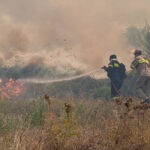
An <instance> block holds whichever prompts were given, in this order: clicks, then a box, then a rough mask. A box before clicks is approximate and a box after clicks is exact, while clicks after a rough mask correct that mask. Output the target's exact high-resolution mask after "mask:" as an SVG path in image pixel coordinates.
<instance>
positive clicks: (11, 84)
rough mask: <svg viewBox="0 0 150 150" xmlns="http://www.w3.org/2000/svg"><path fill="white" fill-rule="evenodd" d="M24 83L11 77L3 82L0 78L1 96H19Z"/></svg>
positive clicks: (22, 90)
mask: <svg viewBox="0 0 150 150" xmlns="http://www.w3.org/2000/svg"><path fill="white" fill-rule="evenodd" d="M24 90H25V88H24V84H23V83H21V82H17V81H15V80H13V79H12V78H10V79H8V81H7V82H3V80H2V79H1V78H0V94H1V97H3V98H10V97H13V96H19V95H21V94H22V93H23V92H24Z"/></svg>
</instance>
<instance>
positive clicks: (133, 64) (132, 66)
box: [130, 59, 138, 69]
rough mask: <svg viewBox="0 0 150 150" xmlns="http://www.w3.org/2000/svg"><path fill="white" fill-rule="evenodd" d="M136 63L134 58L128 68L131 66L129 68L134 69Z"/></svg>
mask: <svg viewBox="0 0 150 150" xmlns="http://www.w3.org/2000/svg"><path fill="white" fill-rule="evenodd" d="M137 65H138V60H136V59H135V60H134V61H133V62H132V63H131V65H130V68H131V69H136V67H137Z"/></svg>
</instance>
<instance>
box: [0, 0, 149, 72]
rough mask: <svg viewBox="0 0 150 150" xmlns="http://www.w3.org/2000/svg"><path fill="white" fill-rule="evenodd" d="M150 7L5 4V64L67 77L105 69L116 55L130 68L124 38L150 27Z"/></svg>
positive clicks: (109, 0)
mask: <svg viewBox="0 0 150 150" xmlns="http://www.w3.org/2000/svg"><path fill="white" fill-rule="evenodd" d="M149 4H150V1H149V0H144V1H141V0H126V1H124V0H117V1H114V0H93V1H91V0H76V1H75V0H44V1H40V0H31V1H30V2H29V1H25V0H22V1H20V0H13V1H11V0H5V1H1V2H0V52H1V54H0V57H1V61H0V62H1V64H2V65H5V66H9V67H12V66H19V67H20V68H27V67H28V66H30V64H31V66H35V65H37V66H38V67H41V66H42V67H45V66H46V68H47V67H54V68H55V67H56V68H57V70H59V72H65V74H67V73H68V74H69V73H70V72H71V74H73V73H74V70H80V71H85V70H90V68H95V67H97V66H102V65H104V64H105V63H107V62H108V56H109V55H110V54H111V53H116V54H118V57H119V59H120V60H121V61H123V62H124V63H125V64H129V63H130V61H131V60H130V57H129V49H130V47H129V46H128V45H126V43H125V42H124V37H123V33H124V32H125V30H126V28H127V27H129V26H132V25H138V26H142V25H143V24H144V23H145V21H149V18H150V10H149ZM33 59H34V60H33ZM33 64H34V65H33ZM32 70H33V69H32ZM75 72H76V71H75Z"/></svg>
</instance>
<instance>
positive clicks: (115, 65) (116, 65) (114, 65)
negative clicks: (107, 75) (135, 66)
mask: <svg viewBox="0 0 150 150" xmlns="http://www.w3.org/2000/svg"><path fill="white" fill-rule="evenodd" d="M119 66H120V65H119V64H117V63H114V64H113V65H111V64H109V65H108V67H111V68H113V67H115V68H118V67H119Z"/></svg>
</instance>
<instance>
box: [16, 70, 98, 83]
mask: <svg viewBox="0 0 150 150" xmlns="http://www.w3.org/2000/svg"><path fill="white" fill-rule="evenodd" d="M100 70H101V68H96V69H93V70H91V71H89V72H86V73H83V74H80V75H76V76H73V77H68V78H61V79H51V80H49V79H48V80H47V79H44V80H43V79H34V78H27V79H18V81H20V82H27V83H56V82H63V81H70V80H75V79H79V78H82V77H86V76H90V75H92V74H94V73H96V72H99V71H100Z"/></svg>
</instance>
